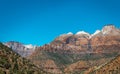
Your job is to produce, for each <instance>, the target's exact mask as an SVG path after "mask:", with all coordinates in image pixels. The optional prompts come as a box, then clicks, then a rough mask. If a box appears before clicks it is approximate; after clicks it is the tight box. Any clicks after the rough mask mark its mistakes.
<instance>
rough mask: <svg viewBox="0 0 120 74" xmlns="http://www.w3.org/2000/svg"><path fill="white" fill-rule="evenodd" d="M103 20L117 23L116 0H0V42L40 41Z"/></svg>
mask: <svg viewBox="0 0 120 74" xmlns="http://www.w3.org/2000/svg"><path fill="white" fill-rule="evenodd" d="M106 24H114V25H115V26H116V27H120V0H0V42H7V41H19V42H22V43H24V44H33V45H44V44H47V43H49V42H51V41H52V40H54V38H56V37H58V36H59V35H61V34H64V33H68V32H73V33H76V32H78V31H81V30H84V31H86V32H89V33H90V34H92V33H94V32H95V31H96V30H97V29H102V27H103V26H104V25H106Z"/></svg>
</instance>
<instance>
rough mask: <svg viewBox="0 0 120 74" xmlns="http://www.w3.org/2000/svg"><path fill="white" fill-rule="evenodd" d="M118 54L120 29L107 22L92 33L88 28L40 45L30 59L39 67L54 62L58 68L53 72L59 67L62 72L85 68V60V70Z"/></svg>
mask: <svg viewBox="0 0 120 74" xmlns="http://www.w3.org/2000/svg"><path fill="white" fill-rule="evenodd" d="M113 33H114V34H113ZM118 54H120V30H119V29H117V28H115V26H113V25H106V26H105V27H103V29H102V30H99V31H98V30H97V31H96V32H95V33H94V34H92V35H90V34H89V33H87V32H84V31H79V32H78V33H76V34H72V33H68V34H63V35H60V36H58V37H57V38H56V39H54V40H53V41H52V42H51V43H50V44H46V45H44V46H41V47H39V48H37V49H36V50H35V52H34V53H33V54H32V55H30V56H29V57H28V58H29V59H30V60H31V61H32V62H34V63H35V64H37V65H38V66H39V67H41V65H42V67H43V68H44V65H43V63H44V62H46V61H47V60H51V61H53V62H54V67H52V69H50V70H49V72H50V71H51V72H53V70H55V69H57V70H58V71H59V72H57V71H56V72H55V71H54V72H55V73H56V74H57V73H61V72H62V73H64V72H68V73H69V72H71V73H74V72H72V71H76V70H75V69H76V67H77V66H78V67H77V69H79V68H80V69H81V67H80V66H81V64H80V63H81V62H82V63H84V67H85V69H84V70H87V68H89V67H94V66H98V65H100V64H103V63H105V62H106V61H109V60H111V59H112V58H113V57H115V56H116V55H118ZM36 62H37V63H36ZM92 62H94V63H92ZM97 63H98V64H97ZM52 64H53V63H51V65H52ZM86 64H87V65H86ZM45 70H46V71H48V70H47V69H45ZM54 72H53V73H54ZM76 72H78V73H79V72H82V71H81V70H79V71H78V70H77V71H76Z"/></svg>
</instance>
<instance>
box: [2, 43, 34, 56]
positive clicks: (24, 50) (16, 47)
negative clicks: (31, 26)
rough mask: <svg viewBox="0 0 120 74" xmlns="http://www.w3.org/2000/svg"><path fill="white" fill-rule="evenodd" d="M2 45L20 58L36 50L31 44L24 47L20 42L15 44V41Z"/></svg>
mask: <svg viewBox="0 0 120 74" xmlns="http://www.w3.org/2000/svg"><path fill="white" fill-rule="evenodd" d="M4 45H6V46H8V47H9V48H11V49H13V51H15V52H17V53H18V54H19V55H21V56H22V57H26V56H29V55H30V54H31V53H32V52H33V51H34V50H35V48H36V46H33V45H31V44H29V45H24V44H22V43H20V42H15V41H9V42H6V43H4Z"/></svg>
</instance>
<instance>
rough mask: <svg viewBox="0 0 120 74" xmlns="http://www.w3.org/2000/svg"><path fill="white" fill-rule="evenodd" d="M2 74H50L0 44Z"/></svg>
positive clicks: (0, 72)
mask: <svg viewBox="0 0 120 74" xmlns="http://www.w3.org/2000/svg"><path fill="white" fill-rule="evenodd" d="M0 74H50V73H47V72H45V71H43V70H42V69H41V68H38V67H37V66H35V65H34V64H32V63H31V62H30V61H29V60H27V59H25V58H22V57H21V56H20V55H18V54H16V53H15V52H14V51H13V50H12V49H10V48H8V47H7V46H5V45H3V44H2V43H0Z"/></svg>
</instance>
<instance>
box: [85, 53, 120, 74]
mask: <svg viewBox="0 0 120 74" xmlns="http://www.w3.org/2000/svg"><path fill="white" fill-rule="evenodd" d="M84 73H85V74H120V55H118V56H117V57H115V58H114V59H112V60H110V61H109V62H106V63H104V64H102V65H100V66H98V67H94V68H92V69H89V70H87V71H85V72H84Z"/></svg>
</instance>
